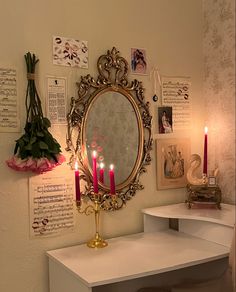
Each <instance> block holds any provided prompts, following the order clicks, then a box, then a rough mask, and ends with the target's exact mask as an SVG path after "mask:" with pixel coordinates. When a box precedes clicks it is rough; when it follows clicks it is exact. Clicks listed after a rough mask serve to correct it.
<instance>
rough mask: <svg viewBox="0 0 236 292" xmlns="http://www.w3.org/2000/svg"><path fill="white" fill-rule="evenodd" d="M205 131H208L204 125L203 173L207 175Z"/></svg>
mask: <svg viewBox="0 0 236 292" xmlns="http://www.w3.org/2000/svg"><path fill="white" fill-rule="evenodd" d="M207 132H208V128H207V127H205V136H204V157H203V173H204V174H206V175H207Z"/></svg>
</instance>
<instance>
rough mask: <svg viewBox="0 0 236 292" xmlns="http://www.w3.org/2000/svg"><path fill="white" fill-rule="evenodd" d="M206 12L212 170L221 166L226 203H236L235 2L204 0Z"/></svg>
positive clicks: (206, 70)
mask: <svg viewBox="0 0 236 292" xmlns="http://www.w3.org/2000/svg"><path fill="white" fill-rule="evenodd" d="M203 12H204V25H203V28H204V31H203V38H204V41H203V45H204V65H205V67H204V96H205V101H206V117H207V118H206V124H207V125H208V127H209V163H210V165H209V168H210V169H214V167H215V166H218V167H219V170H220V174H219V185H220V187H221V190H222V196H223V202H226V203H235V1H234V0H203Z"/></svg>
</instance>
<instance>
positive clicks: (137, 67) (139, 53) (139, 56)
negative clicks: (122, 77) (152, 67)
mask: <svg viewBox="0 0 236 292" xmlns="http://www.w3.org/2000/svg"><path fill="white" fill-rule="evenodd" d="M131 73H133V74H141V75H146V74H147V58H146V50H145V49H137V48H131Z"/></svg>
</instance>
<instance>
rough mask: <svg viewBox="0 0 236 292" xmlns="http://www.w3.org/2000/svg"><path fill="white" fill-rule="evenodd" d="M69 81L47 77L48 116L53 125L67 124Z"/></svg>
mask: <svg viewBox="0 0 236 292" xmlns="http://www.w3.org/2000/svg"><path fill="white" fill-rule="evenodd" d="M66 96H67V80H66V78H63V77H47V116H48V118H49V120H50V121H51V123H52V124H66V123H67V120H66V115H67V112H66Z"/></svg>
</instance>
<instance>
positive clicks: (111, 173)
mask: <svg viewBox="0 0 236 292" xmlns="http://www.w3.org/2000/svg"><path fill="white" fill-rule="evenodd" d="M109 177H110V193H111V195H115V194H116V188H115V175H114V166H113V164H111V165H110V170H109Z"/></svg>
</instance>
